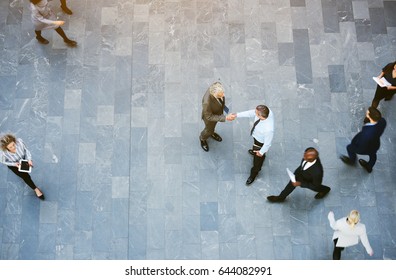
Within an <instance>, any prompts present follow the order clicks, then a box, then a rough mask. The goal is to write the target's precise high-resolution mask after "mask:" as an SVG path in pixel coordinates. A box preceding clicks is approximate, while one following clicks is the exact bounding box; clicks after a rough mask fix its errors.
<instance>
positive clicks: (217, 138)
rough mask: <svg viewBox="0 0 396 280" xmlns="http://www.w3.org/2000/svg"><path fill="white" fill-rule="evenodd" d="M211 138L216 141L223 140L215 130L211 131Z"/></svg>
mask: <svg viewBox="0 0 396 280" xmlns="http://www.w3.org/2000/svg"><path fill="white" fill-rule="evenodd" d="M212 138H213V139H214V140H216V141H217V142H221V141H223V139H222V138H221V136H220V135H218V134H217V133H216V132H213V134H212Z"/></svg>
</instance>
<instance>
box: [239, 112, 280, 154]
mask: <svg viewBox="0 0 396 280" xmlns="http://www.w3.org/2000/svg"><path fill="white" fill-rule="evenodd" d="M237 117H238V118H254V121H257V120H258V119H259V118H258V117H257V116H256V110H249V111H244V112H240V113H237ZM252 136H253V138H254V139H256V140H257V141H259V142H260V143H263V144H264V145H263V146H262V147H261V149H260V154H262V155H264V154H265V153H266V152H267V151H268V150H269V148H270V147H271V143H272V138H273V137H274V114H273V113H272V111H271V110H269V113H268V117H267V118H266V119H265V120H261V121H260V122H259V123H258V124H257V125H256V127H255V128H254V130H253V134H252Z"/></svg>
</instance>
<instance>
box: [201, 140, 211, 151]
mask: <svg viewBox="0 0 396 280" xmlns="http://www.w3.org/2000/svg"><path fill="white" fill-rule="evenodd" d="M201 147H202V149H203V150H204V151H205V152H209V145H208V142H206V140H204V141H202V140H201Z"/></svg>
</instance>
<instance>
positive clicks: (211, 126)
mask: <svg viewBox="0 0 396 280" xmlns="http://www.w3.org/2000/svg"><path fill="white" fill-rule="evenodd" d="M224 107H225V96H224V88H223V85H222V84H221V83H219V82H215V83H213V84H212V85H211V86H210V87H209V88H208V90H207V91H206V93H205V95H204V96H203V98H202V120H203V121H204V123H205V128H204V129H203V130H202V132H201V135H200V136H199V140H200V141H201V147H202V149H203V150H204V151H205V152H209V145H208V142H207V141H206V140H207V139H208V138H209V137H212V138H213V139H214V140H216V141H218V142H221V141H222V140H223V139H222V138H221V136H220V135H219V134H217V133H216V132H215V128H216V124H217V122H225V121H226V120H228V121H232V120H233V119H235V116H233V115H229V116H227V117H226V116H225V115H224V114H223V111H224Z"/></svg>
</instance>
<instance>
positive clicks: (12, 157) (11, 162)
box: [1, 138, 32, 166]
mask: <svg viewBox="0 0 396 280" xmlns="http://www.w3.org/2000/svg"><path fill="white" fill-rule="evenodd" d="M15 147H16V152H15V153H11V152H10V151H3V152H2V155H1V161H2V162H3V163H4V164H5V165H8V166H16V164H17V163H19V161H20V160H21V159H25V160H32V155H31V153H30V152H29V150H28V149H27V148H26V145H25V143H23V141H22V139H20V138H18V139H16V141H15Z"/></svg>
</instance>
